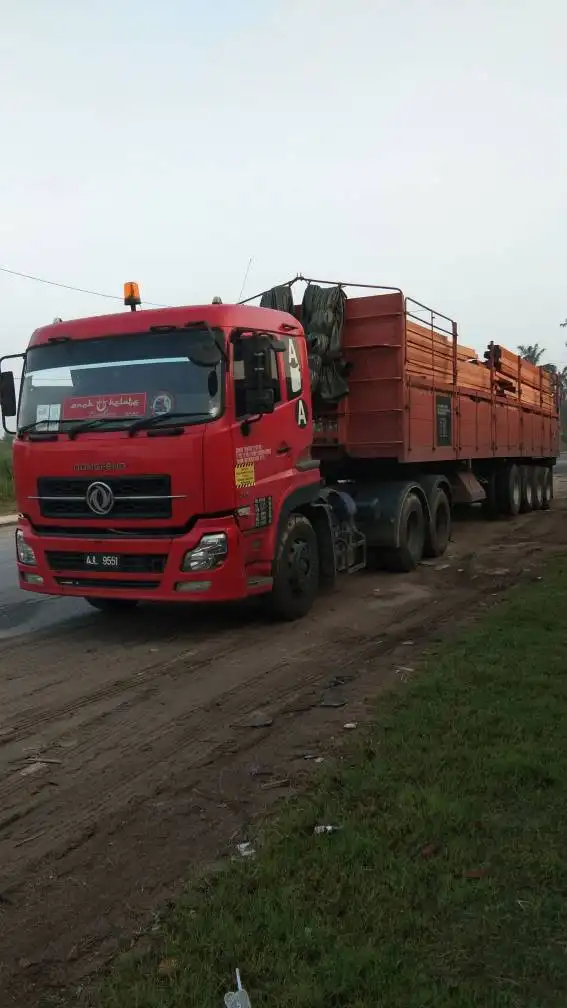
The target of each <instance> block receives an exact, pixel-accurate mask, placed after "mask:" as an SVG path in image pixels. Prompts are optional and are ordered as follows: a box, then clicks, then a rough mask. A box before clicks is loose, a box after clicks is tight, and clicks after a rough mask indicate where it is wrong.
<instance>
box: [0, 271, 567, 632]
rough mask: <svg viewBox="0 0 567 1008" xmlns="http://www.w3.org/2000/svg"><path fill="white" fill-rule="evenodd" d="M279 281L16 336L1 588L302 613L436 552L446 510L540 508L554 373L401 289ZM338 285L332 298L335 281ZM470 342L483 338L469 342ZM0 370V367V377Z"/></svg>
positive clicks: (554, 412) (548, 481)
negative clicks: (15, 515) (222, 296)
mask: <svg viewBox="0 0 567 1008" xmlns="http://www.w3.org/2000/svg"><path fill="white" fill-rule="evenodd" d="M303 279H304V278H302V277H298V278H296V280H295V281H291V282H290V283H287V284H283V285H279V286H277V287H274V288H272V289H271V290H270V291H266V292H265V293H264V294H263V295H261V296H259V298H257V299H255V300H256V301H257V300H259V301H260V304H259V305H257V304H254V305H252V304H249V303H245V304H236V305H226V304H222V303H219V299H215V303H213V304H209V305H200V306H189V307H179V308H164V309H158V310H151V311H147V310H144V311H142V310H139V311H138V310H136V309H137V308H138V306H139V303H140V298H139V293H138V289H137V285H135V284H128V285H126V288H125V303H126V304H127V306H129V307H130V308H131V309H132V310H131V311H130V312H125V313H122V314H116V315H106V316H97V317H95V318H86V319H77V320H73V321H69V322H63V321H57V322H56V323H54V324H53V325H49V326H45V327H43V328H41V329H37V330H36V331H35V332H34V333H33V335H32V337H31V339H30V343H29V346H28V348H27V350H26V352H25V354H24V355H23V360H24V364H23V377H22V382H21V386H20V394H19V402H17V396H16V389H15V382H14V376H13V374H12V372H11V371H9V370H7V369H6V364H7V361H8V360H9V359H8V358H3V359H2V361H0V374H1V377H0V402H1V406H2V415H3V421H4V425H5V427H8V419H9V418H12V417H16V416H17V437H16V440H15V443H14V475H15V485H16V493H17V501H18V507H19V510H20V520H19V523H18V527H17V531H16V556H17V564H18V570H19V577H20V584H21V586H22V588H24V589H26V590H28V591H33V592H43V593H48V594H50V595H67V596H80V597H83V598H85V599H87V600H88V601H89V602H90V603H91V604H92V605H93V606H95V607H96V608H98V609H103V610H120V609H124V608H127V607H130V606H133V605H135V604H136V603H138V602H140V601H143V600H145V601H156V602H173V601H177V602H186V603H197V602H214V601H229V600H236V599H243V598H247V597H250V596H256V595H263V596H266V599H267V600H269V603H270V606H271V609H272V611H273V612H274V614H275V615H276V616H277V617H279V618H283V619H295V618H298V617H301V616H302V615H304V614H305V613H306V612H307V611H308V610H309V608H310V607H311V605H312V604H313V601H314V599H315V598H316V595H317V593H318V591H319V590H321V589H328V588H330V587H332V586H334V585H335V582H336V580H337V577H338V575H339V574H341V573H353V572H355V571H358V570H360V569H362V568H363V567H366V566H369V565H372V566H381V567H389V568H392V569H397V570H401V571H408V570H411V569H412V568H413V567H415V566H416V564H418V563H419V562H420V560H421V559H422V557H424V556H440V555H441V554H442V553H443V552H444V551H445V549H446V547H447V543H448V541H449V537H450V533H451V513H452V509H453V508H454V506H455V505H457V504H466V503H468V504H474V503H482V505H483V507H484V508H485V510H486V512H487V513H489V514H493V515H494V514H502V515H515V514H517V513H518V512H519V511H521V510H524V511H528V510H531V509H545V508H548V507H549V506H550V504H551V499H552V487H553V482H552V467H553V465H554V462H555V459H556V456H557V454H558V450H559V418H558V391H557V388H556V385H555V377H554V376H553V375H551V374H550V373H549V372H547V371H546V370H545V369H543V368H539V367H535V366H534V365H532V364H530V363H528V362H527V361H524V360H521V359H520V358H519V357H517V356H516V355H515V354H513V353H511V352H510V351H508V350H506V349H505V348H503V347H501V346H499V345H496V344H495V343H494V342H493V341H492V340H491V341H490V342H489V343H488V345H487V349H486V351H485V353H484V355H483V356H482V357H479V356H478V355H477V353H476V352H475V351H474V350H473V349H471V348H470V347H466V346H463V345H461V343H460V341H459V337H458V331H457V325H456V323H455V322H454V321H452V320H451V319H449V318H447V317H445V316H444V315H442V314H440V313H439V312H433V311H432V310H431V309H429V308H426V307H425V306H424V305H421V304H419V303H418V302H415V301H412V300H411V299H409V298H407V297H405V296H404V294H403V293H402V291H401V290H396V289H392V288H379V287H366V288H365V289H364V293H363V295H362V296H360V297H349V298H347V296H346V293H345V286H346V285H342V284H326V283H324V282H315V281H306V282H305V283H304V284H303V287H304V293H303V297H302V298H301V302H300V303H298V304H295V303H294V291H295V290H297V289H298V288H297V286H296V281H303ZM349 286H352V285H349ZM488 335H490V334H488ZM8 366H9V365H8Z"/></svg>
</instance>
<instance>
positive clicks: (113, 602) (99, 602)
mask: <svg viewBox="0 0 567 1008" xmlns="http://www.w3.org/2000/svg"><path fill="white" fill-rule="evenodd" d="M85 602H87V603H88V605H90V606H92V608H93V609H98V611H99V612H102V613H108V614H109V615H111V616H114V615H115V614H116V615H117V616H119V615H121V614H122V613H127V612H132V610H133V609H135V608H136V606H137V605H138V603H137V601H136V599H122V598H86V599H85Z"/></svg>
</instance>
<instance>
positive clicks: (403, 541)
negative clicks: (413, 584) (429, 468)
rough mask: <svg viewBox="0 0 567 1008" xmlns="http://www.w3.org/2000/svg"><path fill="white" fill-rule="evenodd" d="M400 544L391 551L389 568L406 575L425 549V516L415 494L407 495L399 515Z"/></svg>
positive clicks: (413, 567)
mask: <svg viewBox="0 0 567 1008" xmlns="http://www.w3.org/2000/svg"><path fill="white" fill-rule="evenodd" d="M399 541H400V544H399V546H398V547H397V549H394V550H392V552H391V554H390V555H389V556H390V560H391V563H390V567H391V569H392V570H395V571H399V572H400V573H403V574H407V573H408V572H409V571H412V570H415V568H416V567H417V565H418V563H419V562H420V560H421V558H422V557H423V551H424V549H425V515H424V513H423V504H422V503H421V500H420V499H419V497H418V496H417V494H414V493H410V494H408V495H407V497H406V499H405V501H404V503H403V506H402V510H401V514H400V536H399Z"/></svg>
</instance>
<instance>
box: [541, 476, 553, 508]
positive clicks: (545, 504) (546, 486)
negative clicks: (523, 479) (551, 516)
mask: <svg viewBox="0 0 567 1008" xmlns="http://www.w3.org/2000/svg"><path fill="white" fill-rule="evenodd" d="M544 473H545V476H544V480H543V501H542V505H541V506H542V510H543V511H549V509H550V507H551V502H552V500H553V469H549V468H545V469H544Z"/></svg>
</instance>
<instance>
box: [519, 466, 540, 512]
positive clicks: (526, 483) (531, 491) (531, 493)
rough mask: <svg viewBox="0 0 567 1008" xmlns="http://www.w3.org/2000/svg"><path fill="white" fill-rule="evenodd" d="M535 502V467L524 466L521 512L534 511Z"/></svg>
mask: <svg viewBox="0 0 567 1008" xmlns="http://www.w3.org/2000/svg"><path fill="white" fill-rule="evenodd" d="M534 507H537V504H536V501H535V479H534V470H533V466H522V504H521V507H520V511H522V512H524V513H525V512H527V511H533V509H534Z"/></svg>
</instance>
